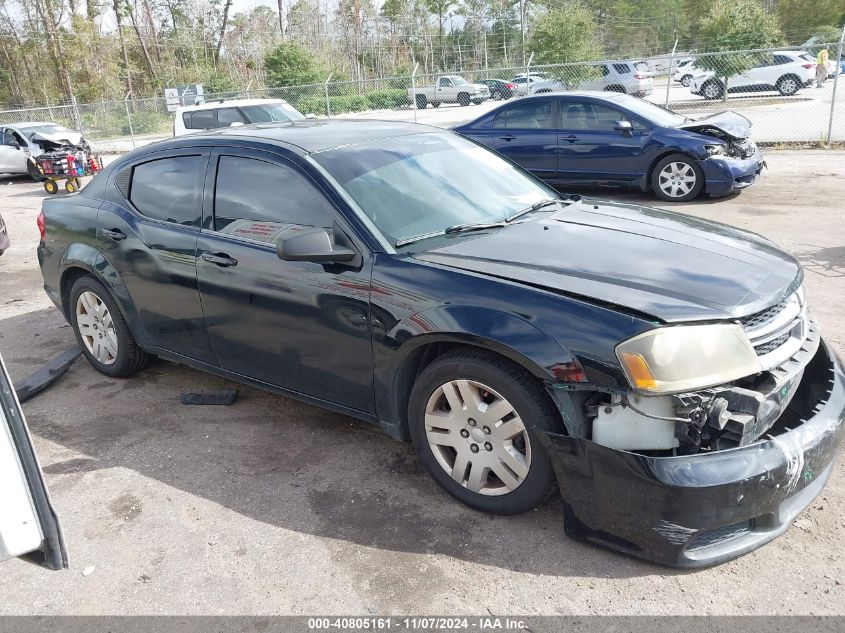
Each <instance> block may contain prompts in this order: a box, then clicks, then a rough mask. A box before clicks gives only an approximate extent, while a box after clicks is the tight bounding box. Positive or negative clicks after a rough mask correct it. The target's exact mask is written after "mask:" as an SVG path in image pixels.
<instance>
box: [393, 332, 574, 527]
mask: <svg viewBox="0 0 845 633" xmlns="http://www.w3.org/2000/svg"><path fill="white" fill-rule="evenodd" d="M408 426H409V430H410V433H411V439H412V440H413V442H414V447H415V448H416V450H417V454H418V455H419V458H420V461H421V462H422V464H423V466H425V468H426V470H428V472H429V474H430V475H431V476H432V477H433V478H434V480H435V481H436V482H437V483H438V484H440V486H441V487H442V488H443V489H444V490H446V492H448V493H449V494H451V495H452V496H453V497H455V498H457V499H458V500H460V501H462V502H464V503H465V504H467V505H468V506H471V507H473V508H475V509H476V510H481V511H483V512H489V513H492V514H518V513H520V512H526V511H528V510H531V509H532V508H535V507H537V506H538V505H540V504H541V503H543V501H545V500H546V499H547V498H548V497H549V495H550V494H551V493H552V492H553V491H554V489H555V479H554V474H553V471H552V466H551V462H550V460H549V457H548V454H547V453H546V451H545V449H544V447H543V444H542V442H541V440H540V434H541V433H543V432H553V433H565V429H564V428H563V424H562V420H561V417H560V413H559V412H558V411H557V409H556V407H555V406H554V404H553V403H552V401H551V399H550V398H549V395H548V394H547V393H546V391H545V389H543V387H542V383H540V382H539V381H538V380H537V379H536V378H534V377H533V376H532V375H531V374H529V373H528V372H526V371H525V370H524V369H523V368H522V367H520V366H519V365H516V364H514V363H513V362H512V361H510V360H508V359H505V358H502V357H500V356H496V355H494V354H491V353H489V352H486V351H484V350H480V349H479V350H473V349H470V348H466V349H458V350H455V351H453V352H449V353H446V354H444V355H442V356H440V357H438V358H436V359H435V360H434V361H432V362H431V363H430V364H429V365H427V366H426V367H425V369H423V371H422V372H421V373H420V375H419V376H418V377H417V379H416V382H415V383H414V386H413V389H412V390H411V394H410V397H409V399H408Z"/></svg>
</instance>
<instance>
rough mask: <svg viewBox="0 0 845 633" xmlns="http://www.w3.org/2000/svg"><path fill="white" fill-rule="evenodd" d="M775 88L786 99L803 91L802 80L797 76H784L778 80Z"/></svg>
mask: <svg viewBox="0 0 845 633" xmlns="http://www.w3.org/2000/svg"><path fill="white" fill-rule="evenodd" d="M775 87H776V88H777V89H778V92H779V93H780V94H782V95H783V96H784V97H791V96H792V95H794V94H795V93H797V92H798V91H799V90H800V89H801V80H800V79H798V77H796V76H795V75H784V76H783V77H781V78H780V79H778V82H777V84H775Z"/></svg>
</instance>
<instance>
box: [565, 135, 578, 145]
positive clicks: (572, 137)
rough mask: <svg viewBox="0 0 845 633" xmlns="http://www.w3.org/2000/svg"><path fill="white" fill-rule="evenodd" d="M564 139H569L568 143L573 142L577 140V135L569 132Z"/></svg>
mask: <svg viewBox="0 0 845 633" xmlns="http://www.w3.org/2000/svg"><path fill="white" fill-rule="evenodd" d="M566 140H567V141H569V142H570V143H574V142H575V141H577V140H578V137H577V136H575V135H574V134H570V135H569V136H567V137H566Z"/></svg>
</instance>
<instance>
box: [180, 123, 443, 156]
mask: <svg viewBox="0 0 845 633" xmlns="http://www.w3.org/2000/svg"><path fill="white" fill-rule="evenodd" d="M442 131H444V130H443V129H441V128H436V127H432V126H429V125H419V124H417V123H402V122H396V121H374V120H362V119H302V120H298V121H289V122H275V123H256V124H254V125H243V126H240V127H234V128H231V127H229V128H220V129H216V130H208V131H206V132H199V133H196V134H189V135H187V136H181V137H179V138H178V139H174V140H173V141H168V143H170V144H174V145H179V144H180V141H181V142H183V143H184V142H186V141H190V140H194V139H196V140H200V139H208V138H211V137H223V138H227V139H249V140H255V141H270V142H276V143H282V144H285V145H289V146H293V147H296V148H298V149H300V150H302V151H303V152H305V153H309V154H310V153H314V152H321V151H324V150H327V149H333V148H335V147H341V146H345V145H355V144H357V143H362V142H364V141H372V140H376V139H384V138H393V137H397V136H408V135H411V134H425V133H429V132H442Z"/></svg>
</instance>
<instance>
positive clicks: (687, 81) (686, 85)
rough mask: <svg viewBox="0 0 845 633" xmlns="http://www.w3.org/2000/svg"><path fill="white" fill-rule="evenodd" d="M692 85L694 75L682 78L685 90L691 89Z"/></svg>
mask: <svg viewBox="0 0 845 633" xmlns="http://www.w3.org/2000/svg"><path fill="white" fill-rule="evenodd" d="M691 83H692V75H684V76H683V77H681V85H682V86H683V87H684V88H689V85H690V84H691Z"/></svg>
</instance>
